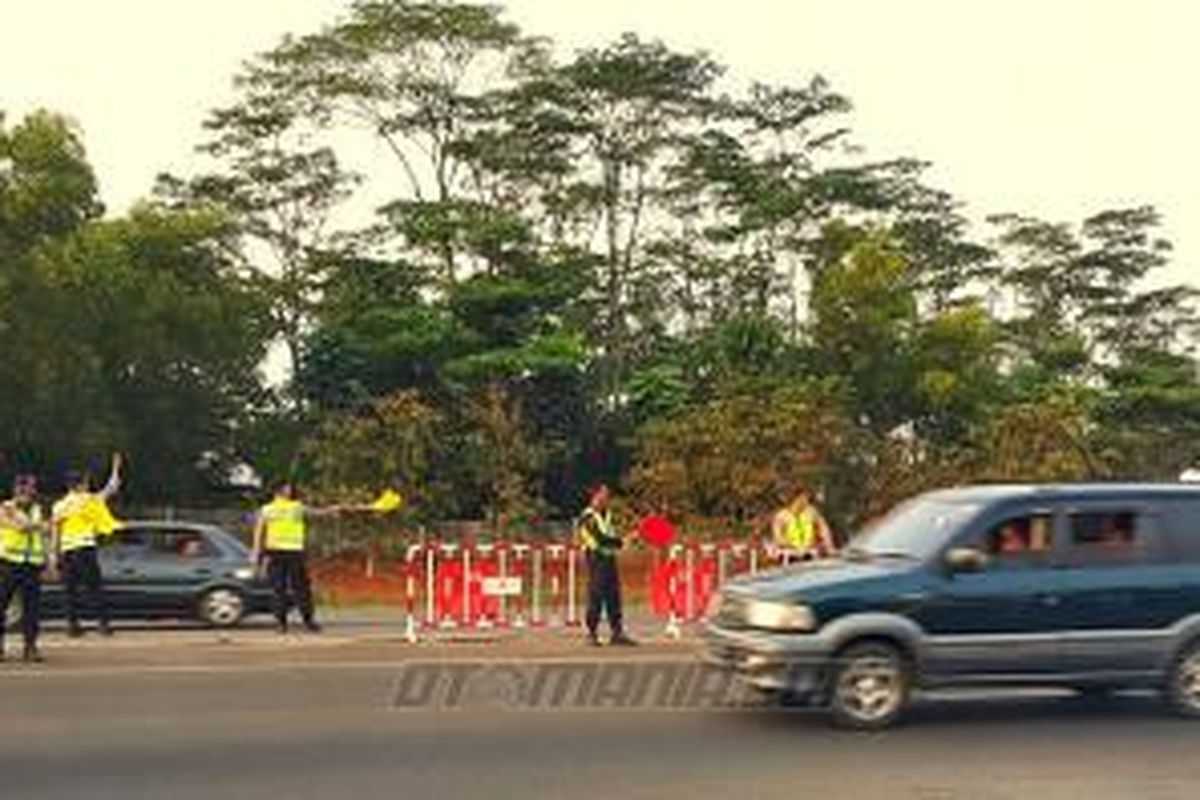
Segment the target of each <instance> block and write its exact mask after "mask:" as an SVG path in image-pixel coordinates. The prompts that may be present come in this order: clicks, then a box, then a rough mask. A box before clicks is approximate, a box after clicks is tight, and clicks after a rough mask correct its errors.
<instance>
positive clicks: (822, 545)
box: [771, 487, 836, 559]
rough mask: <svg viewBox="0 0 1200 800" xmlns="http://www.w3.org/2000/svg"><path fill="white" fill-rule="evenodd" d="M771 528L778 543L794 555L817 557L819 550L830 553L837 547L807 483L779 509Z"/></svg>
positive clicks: (788, 553) (776, 543) (806, 557)
mask: <svg viewBox="0 0 1200 800" xmlns="http://www.w3.org/2000/svg"><path fill="white" fill-rule="evenodd" d="M771 532H772V538H773V539H774V544H775V546H776V547H778V548H779V549H780V550H781V551H782V552H783V553H785V554H787V555H789V556H791V557H793V558H800V559H808V558H814V557H816V556H817V555H818V554H825V555H830V554H832V553H833V552H834V551H835V550H836V547H835V545H834V542H833V534H832V533H831V532H830V530H829V525H828V523H826V522H825V518H824V517H823V516H821V512H820V511H819V510H817V507H816V506H815V505H813V502H812V496H811V495H810V494H809V491H808V489H807V488H804V487H801V488H799V489H798V490H797V491H796V493H795V495H794V496H793V497H792V499H791V501H790V502H789V503H788V504H787V505H786V506H784V507H783V508H781V509H779V511H778V512H776V514H775V518H774V519H773V520H772V521H771Z"/></svg>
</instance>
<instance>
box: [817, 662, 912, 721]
mask: <svg viewBox="0 0 1200 800" xmlns="http://www.w3.org/2000/svg"><path fill="white" fill-rule="evenodd" d="M911 689H912V676H911V670H910V669H909V666H908V662H907V660H906V659H905V658H904V655H903V654H902V653H901V652H900V651H899V650H897V649H896V648H895V647H892V646H891V645H887V644H882V643H875V642H870V643H863V644H859V645H853V646H851V647H849V648H847V649H846V650H845V651H844V652H843V653H842V654H841V655H839V656H838V657H837V659H836V662H835V664H834V667H833V673H832V675H831V676H830V682H829V691H828V696H829V710H830V713H831V714H832V716H833V722H834V724H836V725H838V726H840V727H844V728H853V729H856V730H878V729H880V728H886V727H887V726H888V725H891V724H892V723H893V722H895V721H896V719H897V718H898V717H899V716H900V715H901V714H902V713H903V712H904V709H905V706H907V705H908V697H909V693H910V692H911Z"/></svg>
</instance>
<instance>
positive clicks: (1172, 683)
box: [1166, 642, 1200, 718]
mask: <svg viewBox="0 0 1200 800" xmlns="http://www.w3.org/2000/svg"><path fill="white" fill-rule="evenodd" d="M1166 697H1167V702H1168V703H1170V705H1171V708H1172V709H1173V710H1174V711H1175V712H1176V713H1178V714H1181V715H1183V716H1185V717H1198V718H1200V642H1192V643H1191V644H1189V645H1188V646H1187V647H1185V648H1183V650H1181V651H1180V653H1179V655H1178V656H1176V657H1175V662H1174V663H1173V664H1172V665H1171V673H1170V675H1168V676H1167V686H1166Z"/></svg>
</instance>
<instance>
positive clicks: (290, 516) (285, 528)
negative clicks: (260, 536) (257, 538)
mask: <svg viewBox="0 0 1200 800" xmlns="http://www.w3.org/2000/svg"><path fill="white" fill-rule="evenodd" d="M259 514H260V516H261V517H262V519H263V521H264V522H265V523H266V534H267V536H266V539H267V541H266V545H265V547H266V549H267V550H290V551H298V550H303V549H304V539H305V526H304V504H303V503H301V502H300V501H298V500H287V499H285V498H282V497H277V498H275V499H274V500H272V501H271V502H270V503H267V504H266V505H265V506H263V507H262V510H261V511H259Z"/></svg>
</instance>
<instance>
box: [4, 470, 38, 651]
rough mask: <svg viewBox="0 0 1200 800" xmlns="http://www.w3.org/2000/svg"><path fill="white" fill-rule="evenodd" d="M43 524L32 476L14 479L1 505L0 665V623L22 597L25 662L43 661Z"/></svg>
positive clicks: (35, 484) (35, 482) (34, 480)
mask: <svg viewBox="0 0 1200 800" xmlns="http://www.w3.org/2000/svg"><path fill="white" fill-rule="evenodd" d="M45 528H46V523H45V521H44V520H43V519H42V511H41V508H40V507H39V506H38V504H37V481H36V479H34V477H33V476H31V475H23V476H20V477H18V478H17V480H16V482H15V483H14V484H13V496H12V499H10V500H6V501H5V502H4V503H0V661H3V660H4V628H5V625H4V624H3V622H2V621H3V620H6V619H7V618H8V608H9V605H10V604H11V603H12V599H13V596H14V595H16V594H18V593H19V594H20V596H21V632H22V634H23V635H24V639H25V649H24V651H23V653H22V659H23V660H24V661H39V662H40V661H42V654H41V651H39V650H38V632H39V630H40V628H41V619H42V606H41V597H42V570H43V569H44V568H45V566H46V548H45V544H44V542H43V541H42V534H43V533H44V531H45Z"/></svg>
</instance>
